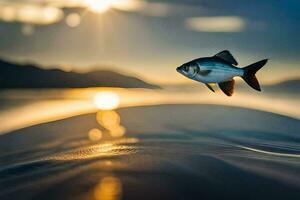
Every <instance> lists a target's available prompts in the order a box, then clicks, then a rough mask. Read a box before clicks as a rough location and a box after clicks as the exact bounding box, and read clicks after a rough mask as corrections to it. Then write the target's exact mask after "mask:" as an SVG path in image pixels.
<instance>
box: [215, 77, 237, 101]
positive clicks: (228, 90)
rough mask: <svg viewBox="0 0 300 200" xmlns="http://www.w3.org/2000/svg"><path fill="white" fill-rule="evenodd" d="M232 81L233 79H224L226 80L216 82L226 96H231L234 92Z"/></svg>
mask: <svg viewBox="0 0 300 200" xmlns="http://www.w3.org/2000/svg"><path fill="white" fill-rule="evenodd" d="M234 83H235V81H234V80H233V79H231V80H229V81H226V82H222V83H218V85H219V87H220V89H221V90H222V91H223V92H224V93H225V94H226V95H227V96H229V97H230V96H232V95H233V92H234Z"/></svg>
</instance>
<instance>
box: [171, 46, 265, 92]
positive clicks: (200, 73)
mask: <svg viewBox="0 0 300 200" xmlns="http://www.w3.org/2000/svg"><path fill="white" fill-rule="evenodd" d="M267 62H268V59H264V60H261V61H259V62H256V63H254V64H251V65H249V66H247V67H244V68H238V67H236V66H237V65H238V63H237V61H236V60H235V59H234V57H233V56H232V54H231V53H230V52H229V51H228V50H224V51H222V52H220V53H218V54H216V55H214V56H212V57H204V58H198V59H195V60H192V61H190V62H187V63H185V64H183V65H181V66H180V67H177V69H176V70H177V72H179V73H181V74H182V75H184V76H186V77H188V78H190V79H192V80H195V81H199V82H202V83H204V84H205V85H206V86H207V87H208V88H209V89H210V90H211V91H213V92H215V91H214V89H213V87H212V85H213V84H218V85H219V87H220V89H221V90H222V91H223V92H224V93H225V94H226V95H227V96H232V94H233V92H234V83H235V81H234V79H233V78H234V77H237V76H238V77H241V78H243V79H244V81H245V82H246V83H247V84H248V85H249V86H250V87H252V88H253V89H255V90H257V91H261V89H260V85H259V82H258V80H257V78H256V76H255V74H256V72H257V71H258V70H260V69H261V68H262V67H263V66H264V65H265V64H266V63H267Z"/></svg>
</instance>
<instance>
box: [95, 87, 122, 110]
mask: <svg viewBox="0 0 300 200" xmlns="http://www.w3.org/2000/svg"><path fill="white" fill-rule="evenodd" d="M93 100H94V104H95V106H96V108H98V109H100V110H113V109H116V108H118V107H119V104H120V97H119V95H117V94H116V93H114V92H110V91H103V92H98V93H97V94H96V95H95V97H94V99H93Z"/></svg>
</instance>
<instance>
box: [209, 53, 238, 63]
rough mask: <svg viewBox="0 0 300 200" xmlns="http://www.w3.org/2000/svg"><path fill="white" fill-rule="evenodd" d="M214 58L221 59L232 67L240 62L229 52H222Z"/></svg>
mask: <svg viewBox="0 0 300 200" xmlns="http://www.w3.org/2000/svg"><path fill="white" fill-rule="evenodd" d="M214 57H217V58H220V59H222V60H224V61H226V62H229V63H230V64H232V65H238V62H237V61H236V60H235V58H234V57H233V55H232V54H231V53H230V52H229V51H228V50H224V51H221V52H220V53H217V54H216V55H214Z"/></svg>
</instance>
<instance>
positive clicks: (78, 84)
mask: <svg viewBox="0 0 300 200" xmlns="http://www.w3.org/2000/svg"><path fill="white" fill-rule="evenodd" d="M83 87H123V88H152V89H154V88H159V86H157V85H153V84H150V83H147V82H145V81H143V80H140V79H138V78H136V77H132V76H127V75H123V74H120V73H117V72H113V71H109V70H98V71H92V72H88V73H76V72H65V71H62V70H59V69H50V70H46V69H41V68H39V67H38V66H34V65H20V64H15V63H10V62H7V61H3V60H0V88H83Z"/></svg>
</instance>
